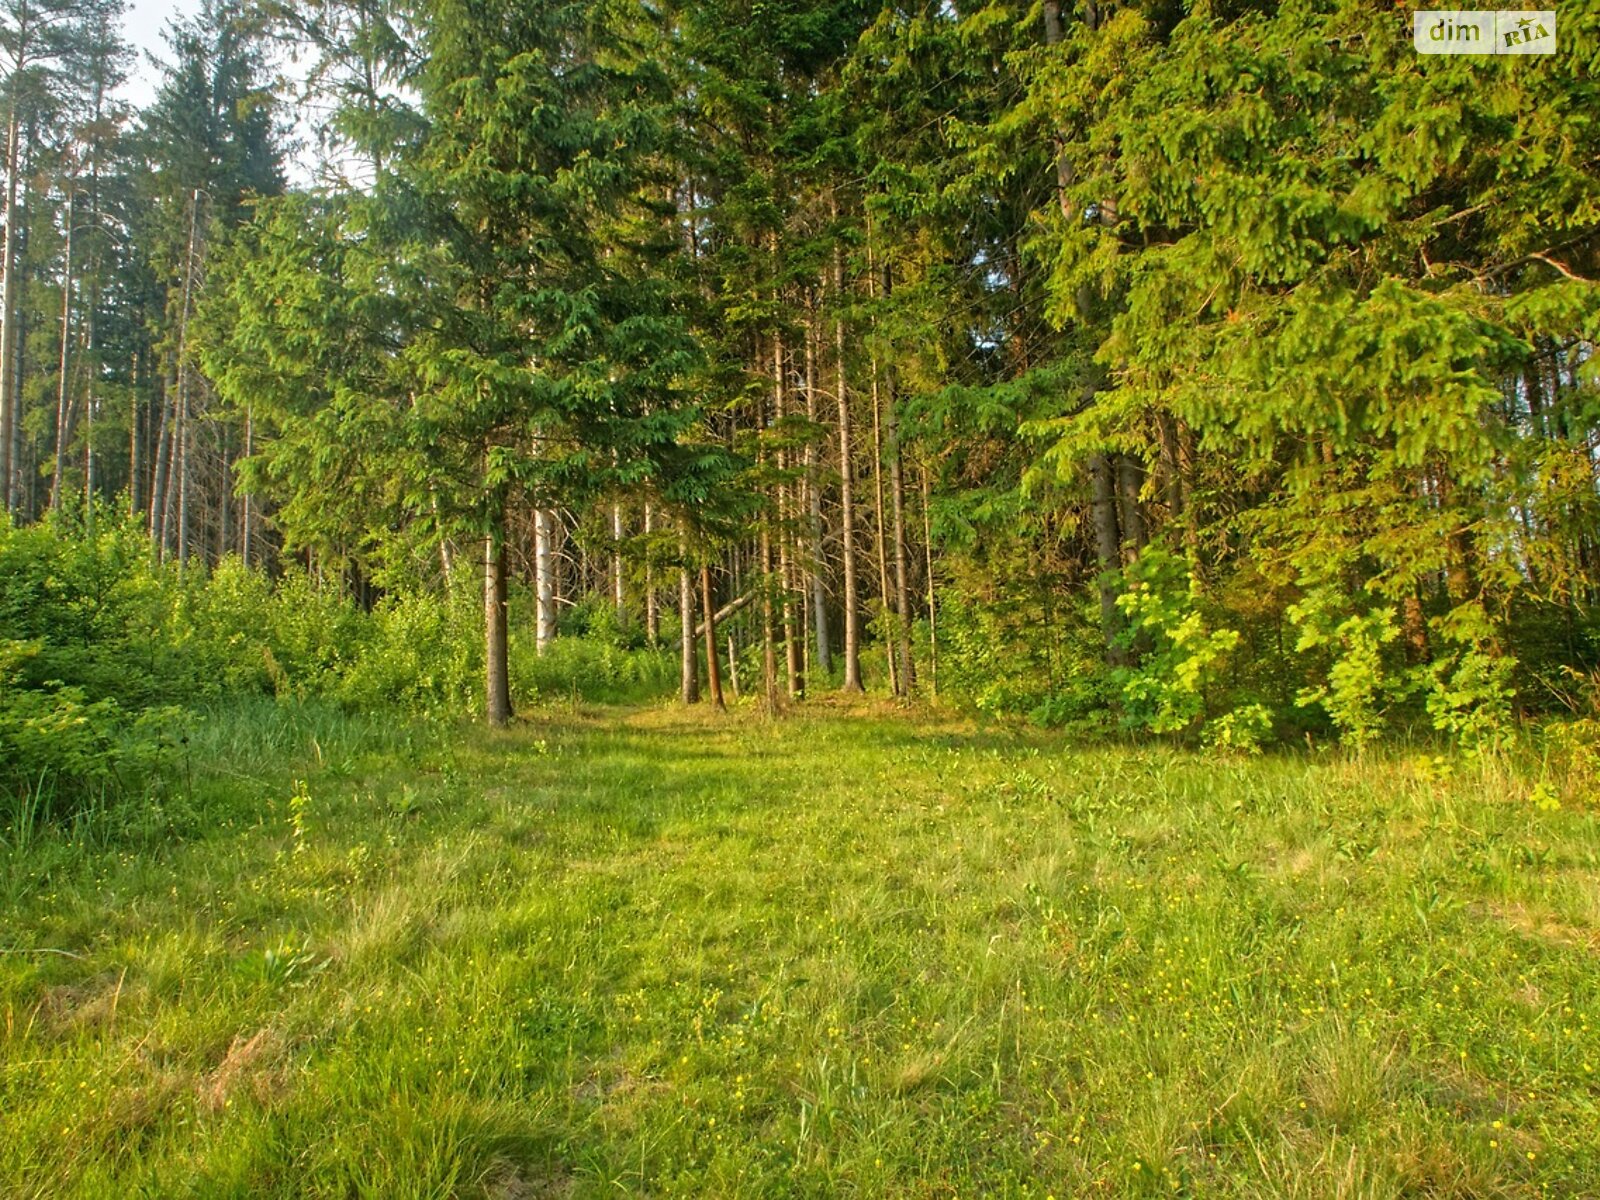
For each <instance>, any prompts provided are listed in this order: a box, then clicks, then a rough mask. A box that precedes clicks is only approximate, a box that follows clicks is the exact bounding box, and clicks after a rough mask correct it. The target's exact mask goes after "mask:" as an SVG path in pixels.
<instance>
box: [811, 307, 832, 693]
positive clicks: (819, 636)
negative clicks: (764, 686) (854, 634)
mask: <svg viewBox="0 0 1600 1200" xmlns="http://www.w3.org/2000/svg"><path fill="white" fill-rule="evenodd" d="M809 308H810V319H809V320H808V321H807V322H806V418H807V419H808V420H809V421H810V422H811V424H812V426H813V427H815V426H816V423H817V312H816V305H815V303H812V304H811V305H810V306H809ZM805 468H806V507H807V514H806V517H807V523H808V530H809V533H810V535H811V545H810V547H809V549H810V555H809V560H808V562H807V565H806V571H805V577H806V582H807V585H808V587H809V589H810V592H811V632H812V639H813V643H814V644H815V646H816V648H817V662H816V666H817V670H819V671H821V672H822V673H823V674H824V675H826V674H828V673H829V672H830V671H831V670H832V668H833V647H832V646H831V645H830V644H829V643H830V641H831V639H830V638H829V636H828V592H827V588H825V587H824V586H823V580H822V564H823V551H822V483H821V479H820V476H819V472H818V470H817V443H816V440H815V439H814V438H808V439H807V441H806V453H805Z"/></svg>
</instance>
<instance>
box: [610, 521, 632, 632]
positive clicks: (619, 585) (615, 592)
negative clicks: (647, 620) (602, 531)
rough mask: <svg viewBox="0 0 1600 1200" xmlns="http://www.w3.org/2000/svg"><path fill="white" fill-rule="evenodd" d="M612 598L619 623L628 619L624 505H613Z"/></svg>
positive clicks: (621, 623) (619, 624) (623, 622)
mask: <svg viewBox="0 0 1600 1200" xmlns="http://www.w3.org/2000/svg"><path fill="white" fill-rule="evenodd" d="M611 599H612V602H613V603H614V604H615V605H616V607H617V624H618V626H621V625H623V624H625V623H626V622H627V619H628V593H627V581H626V580H624V579H623V577H622V505H620V504H613V505H612V506H611Z"/></svg>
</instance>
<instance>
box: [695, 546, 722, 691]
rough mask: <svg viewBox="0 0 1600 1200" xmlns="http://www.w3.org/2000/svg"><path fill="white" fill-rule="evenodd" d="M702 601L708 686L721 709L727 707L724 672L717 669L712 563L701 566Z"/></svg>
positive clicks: (715, 611)
mask: <svg viewBox="0 0 1600 1200" xmlns="http://www.w3.org/2000/svg"><path fill="white" fill-rule="evenodd" d="M700 601H701V604H702V605H703V606H704V608H705V621H706V686H707V687H708V688H709V689H710V691H711V703H712V704H714V705H716V706H717V707H718V708H719V709H725V708H727V705H726V704H724V703H723V700H722V673H721V672H720V671H719V670H718V669H717V610H716V609H715V608H714V607H713V606H712V604H711V564H710V563H702V564H701V566H700Z"/></svg>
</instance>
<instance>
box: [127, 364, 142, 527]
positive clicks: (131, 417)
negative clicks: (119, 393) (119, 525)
mask: <svg viewBox="0 0 1600 1200" xmlns="http://www.w3.org/2000/svg"><path fill="white" fill-rule="evenodd" d="M143 367H144V355H143V354H141V353H140V352H139V351H137V350H136V351H134V355H133V387H132V388H130V389H129V393H128V515H129V516H130V517H135V518H137V517H138V516H139V515H140V514H142V513H143V512H144V454H143V453H142V450H143V446H144V403H143V401H142V400H141V399H140V395H141V385H142V384H143V382H144V379H143V375H144V371H143Z"/></svg>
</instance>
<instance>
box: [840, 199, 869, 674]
mask: <svg viewBox="0 0 1600 1200" xmlns="http://www.w3.org/2000/svg"><path fill="white" fill-rule="evenodd" d="M833 215H834V218H835V219H837V218H838V215H839V206H838V202H837V201H835V202H834V207H833ZM833 293H834V302H835V303H836V304H839V305H841V306H842V305H843V303H844V247H843V246H842V245H840V244H839V243H838V242H835V243H834V247H833ZM833 335H834V355H835V362H834V366H835V370H836V372H837V379H836V385H835V386H836V388H837V391H838V398H837V399H838V405H839V531H840V538H841V540H842V542H843V546H842V548H841V550H840V554H841V556H842V558H843V560H844V561H843V564H842V565H843V568H844V688H843V690H844V691H847V692H859V691H862V690H863V689H862V686H861V609H860V603H861V602H860V597H859V596H858V594H857V591H856V511H855V467H854V464H853V463H852V461H851V451H852V445H851V443H852V438H851V433H850V393H849V390H848V389H847V388H846V386H845V384H846V376H847V372H846V367H845V336H844V317H843V315H842V314H841V315H840V316H839V317H838V318H836V319H835V321H834V327H833Z"/></svg>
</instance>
